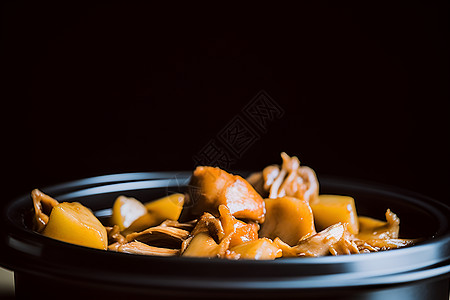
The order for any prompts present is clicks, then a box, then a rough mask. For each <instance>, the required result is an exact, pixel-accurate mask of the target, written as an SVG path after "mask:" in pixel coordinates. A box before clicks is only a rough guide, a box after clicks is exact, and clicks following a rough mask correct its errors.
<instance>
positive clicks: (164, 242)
mask: <svg viewBox="0 0 450 300" xmlns="http://www.w3.org/2000/svg"><path fill="white" fill-rule="evenodd" d="M188 237H189V231H187V230H184V229H179V228H175V227H167V226H156V227H151V228H148V229H146V230H144V231H141V232H135V233H130V234H128V235H127V236H126V240H127V242H132V241H139V242H143V243H145V244H148V245H152V246H157V247H163V248H180V247H181V243H182V242H183V241H184V240H186V239H187V238H188Z"/></svg>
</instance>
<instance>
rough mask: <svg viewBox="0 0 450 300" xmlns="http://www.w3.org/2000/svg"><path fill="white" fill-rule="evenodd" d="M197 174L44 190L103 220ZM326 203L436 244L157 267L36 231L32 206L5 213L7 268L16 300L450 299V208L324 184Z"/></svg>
mask: <svg viewBox="0 0 450 300" xmlns="http://www.w3.org/2000/svg"><path fill="white" fill-rule="evenodd" d="M190 174H191V172H167V173H128V174H117V175H108V176H100V177H93V178H88V179H83V180H78V181H73V182H69V183H65V184H60V185H56V186H52V187H48V188H44V189H42V190H43V191H44V192H45V193H48V194H50V195H52V196H54V197H55V198H56V199H58V200H59V201H79V202H81V203H82V204H84V205H86V206H87V207H89V208H91V209H92V210H93V211H94V212H96V214H97V215H98V216H101V215H107V214H108V213H109V212H110V210H109V209H110V208H111V207H112V204H113V201H114V200H115V198H116V197H117V196H118V195H122V194H123V195H128V196H134V197H136V198H138V199H140V200H141V201H144V202H145V201H150V200H152V199H156V198H158V197H161V196H164V195H167V193H172V192H178V191H183V189H184V186H185V184H186V183H187V181H188V179H189V176H190ZM320 184H321V193H335V194H344V195H350V196H353V197H354V198H355V199H356V206H357V210H358V212H359V214H361V215H367V216H371V217H375V218H380V219H383V218H384V212H385V211H386V209H387V208H390V209H391V210H392V211H394V212H395V213H396V214H397V215H398V216H399V217H400V219H401V225H400V228H401V232H400V235H401V237H405V238H418V237H425V238H426V240H425V241H423V242H421V243H420V244H418V245H416V246H413V247H409V248H403V249H397V250H391V251H386V252H378V253H369V254H359V255H350V256H326V257H318V258H286V259H277V260H274V261H233V260H221V259H203V258H184V257H152V256H139V255H132V254H123V253H116V252H108V251H102V250H96V249H91V248H86V247H81V246H76V245H72V244H68V243H64V242H60V241H57V240H53V239H50V238H47V237H45V236H42V235H40V234H37V233H35V232H33V231H32V230H30V229H29V228H28V227H27V222H26V220H25V219H26V217H25V216H26V214H27V212H29V211H30V209H31V207H32V202H31V199H30V196H29V195H28V194H27V195H24V196H23V197H20V198H18V199H15V200H13V201H10V202H5V205H4V207H3V208H2V210H1V218H0V220H1V226H0V228H1V229H0V230H1V231H0V237H1V240H0V264H1V265H2V266H4V267H6V268H8V269H11V270H13V271H14V272H15V285H16V295H17V296H19V297H21V296H22V297H24V298H25V297H27V298H28V297H32V296H33V295H40V296H44V297H46V298H52V297H54V298H65V297H75V296H76V297H83V298H94V297H96V298H98V297H101V298H106V297H109V298H110V299H111V298H118V299H119V298H120V299H124V297H131V296H148V297H151V298H149V299H161V298H164V299H166V298H169V299H174V298H183V299H186V298H196V299H199V298H212V297H214V298H231V297H233V298H246V299H249V298H277V299H279V298H297V299H383V300H386V299H405V300H406V299H448V292H449V280H448V276H449V272H450V265H449V259H450V231H449V223H448V222H449V220H450V209H449V207H447V206H445V205H443V204H441V203H439V202H437V201H434V200H432V199H429V198H427V197H424V196H421V195H417V194H414V193H411V192H408V191H404V190H399V189H396V188H392V187H386V186H382V185H375V184H369V183H364V182H356V181H348V180H342V179H338V178H324V177H321V178H320Z"/></svg>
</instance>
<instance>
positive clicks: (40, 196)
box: [31, 189, 59, 232]
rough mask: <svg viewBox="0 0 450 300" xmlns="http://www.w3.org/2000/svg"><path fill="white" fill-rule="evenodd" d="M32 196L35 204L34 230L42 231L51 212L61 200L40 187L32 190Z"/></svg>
mask: <svg viewBox="0 0 450 300" xmlns="http://www.w3.org/2000/svg"><path fill="white" fill-rule="evenodd" d="M31 198H32V199H33V206H34V218H33V230H35V231H37V232H42V230H44V228H45V226H46V225H47V223H48V218H49V215H50V212H51V211H52V209H53V207H55V206H56V205H58V204H59V202H58V201H56V200H55V199H53V198H52V197H50V196H48V195H46V194H44V193H43V192H41V191H40V190H38V189H34V190H33V191H32V192H31Z"/></svg>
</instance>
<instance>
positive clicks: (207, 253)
mask: <svg viewBox="0 0 450 300" xmlns="http://www.w3.org/2000/svg"><path fill="white" fill-rule="evenodd" d="M219 252H220V245H218V244H217V243H216V242H215V241H214V239H213V238H212V237H211V236H210V235H209V234H208V233H206V232H200V233H198V234H196V235H195V236H194V237H193V238H192V240H191V242H190V243H189V245H188V246H187V248H186V250H185V251H184V252H183V256H192V257H216V256H217V255H218V254H219Z"/></svg>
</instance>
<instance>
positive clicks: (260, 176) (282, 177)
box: [248, 152, 319, 202]
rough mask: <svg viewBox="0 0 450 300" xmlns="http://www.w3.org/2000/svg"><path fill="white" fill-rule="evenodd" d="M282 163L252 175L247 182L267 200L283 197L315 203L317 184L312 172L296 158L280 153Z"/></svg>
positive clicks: (317, 190) (317, 191) (317, 192)
mask: <svg viewBox="0 0 450 300" xmlns="http://www.w3.org/2000/svg"><path fill="white" fill-rule="evenodd" d="M281 157H282V159H283V163H282V165H281V167H280V166H277V165H270V166H268V167H266V168H265V169H264V170H263V171H262V172H259V173H254V174H252V175H250V176H249V177H248V181H249V182H250V184H252V185H253V186H254V187H255V188H256V189H257V191H258V192H259V193H260V194H261V195H263V196H267V197H268V198H279V197H284V196H291V197H296V198H299V199H305V200H307V201H309V202H314V201H316V199H317V197H318V195H319V182H318V180H317V177H316V174H315V173H314V171H313V170H312V169H311V168H309V167H306V166H300V161H299V160H298V158H297V157H295V156H293V157H289V155H287V154H286V153H284V152H283V153H281Z"/></svg>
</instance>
